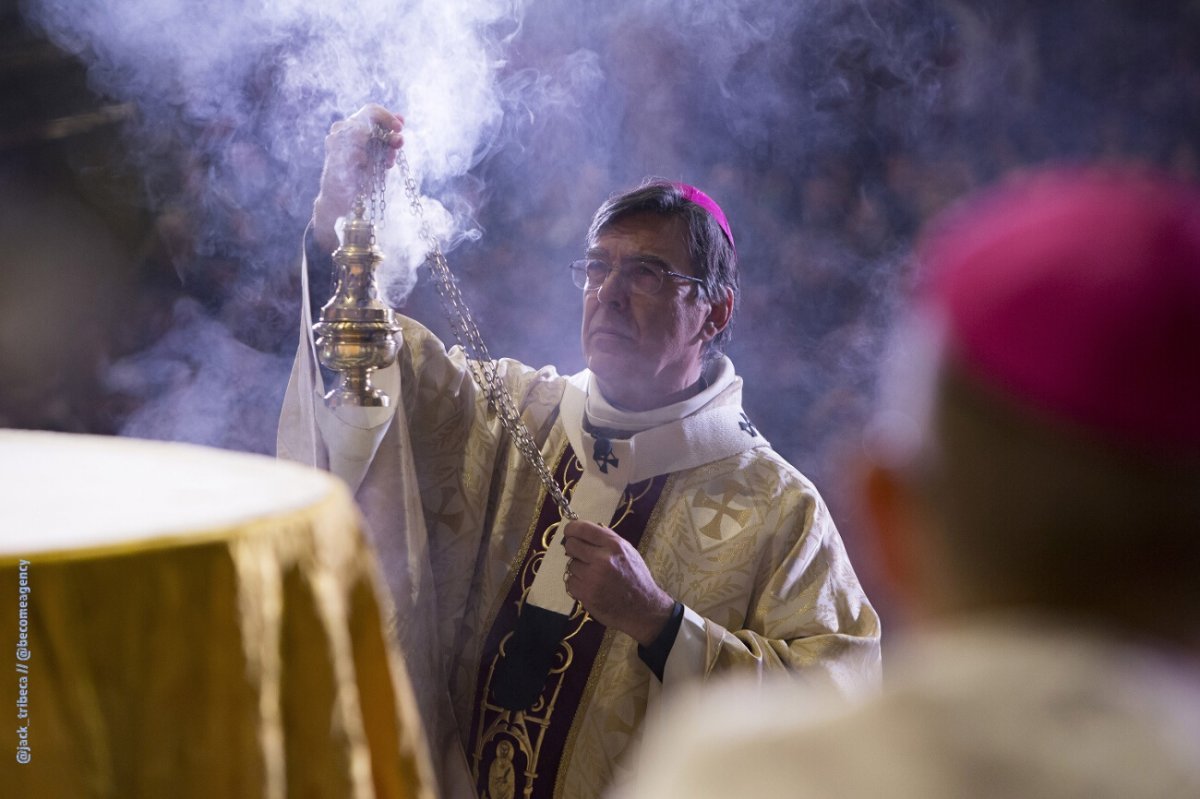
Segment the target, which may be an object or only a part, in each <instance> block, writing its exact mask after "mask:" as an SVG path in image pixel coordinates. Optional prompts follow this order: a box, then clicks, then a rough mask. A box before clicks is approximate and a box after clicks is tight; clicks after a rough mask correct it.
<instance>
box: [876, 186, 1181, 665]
mask: <svg viewBox="0 0 1200 799" xmlns="http://www.w3.org/2000/svg"><path fill="white" fill-rule="evenodd" d="M918 259H919V289H918V291H917V293H916V297H915V301H914V307H913V313H912V323H911V324H910V326H909V335H908V336H907V337H906V338H905V339H904V342H903V348H902V349H900V350H898V364H899V368H897V369H895V370H894V372H895V375H894V378H893V379H892V380H891V386H890V387H887V388H886V389H885V403H884V409H883V411H882V412H881V414H880V416H879V422H880V424H879V426H878V430H879V431H880V436H879V438H878V442H879V449H878V452H877V454H878V456H879V457H878V459H877V460H878V464H879V465H878V466H876V467H875V468H874V469H873V470H872V472H871V474H870V477H869V479H868V481H867V495H868V496H867V498H868V503H869V507H870V509H871V511H872V516H873V517H874V519H875V521H876V523H877V524H876V528H877V532H878V534H879V535H880V541H881V544H882V550H883V552H884V555H885V561H886V563H887V566H888V570H889V572H890V573H891V574H892V576H893V577H894V578H895V580H896V583H897V585H898V586H899V588H900V590H901V591H902V593H904V594H905V595H906V596H907V597H908V598H909V599H911V600H912V602H913V604H914V605H915V606H916V607H917V609H918V610H919V611H922V612H924V613H925V614H930V615H937V616H942V615H947V614H957V613H961V612H973V611H980V610H1009V609H1012V610H1034V611H1038V612H1048V613H1054V614H1058V615H1067V616H1070V617H1073V618H1079V619H1081V620H1084V621H1094V622H1098V623H1100V624H1103V625H1106V626H1117V627H1123V628H1128V629H1130V630H1133V631H1138V632H1140V633H1142V634H1149V635H1153V636H1157V637H1165V638H1169V639H1172V640H1175V641H1178V642H1185V641H1186V642H1188V643H1192V644H1195V643H1197V642H1200V621H1198V619H1200V589H1198V588H1197V585H1198V584H1200V583H1198V580H1200V192H1197V190H1196V189H1195V188H1189V187H1185V186H1181V185H1179V184H1175V183H1171V182H1169V181H1167V180H1166V179H1164V178H1160V177H1157V176H1154V175H1149V174H1146V173H1144V172H1134V171H1131V170H1119V169H1115V168H1112V169H1090V170H1084V169H1075V170H1055V171H1048V172H1042V173H1037V174H1032V175H1026V176H1022V177H1020V178H1016V179H1013V180H1010V181H1009V182H1008V183H1006V184H1004V185H1002V186H1001V187H999V188H997V189H993V190H992V191H990V192H988V193H985V194H983V195H981V196H977V197H974V198H972V199H970V200H968V201H967V202H965V203H964V204H962V205H960V206H958V207H956V208H954V209H952V210H951V211H950V212H948V213H947V214H945V215H943V217H942V218H941V219H940V220H938V221H937V222H936V223H935V224H933V225H932V226H931V227H930V228H929V229H928V232H927V234H926V235H925V237H924V239H923V241H922V244H921V246H920V247H919V248H918Z"/></svg>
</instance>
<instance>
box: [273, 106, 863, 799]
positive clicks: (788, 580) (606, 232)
mask: <svg viewBox="0 0 1200 799" xmlns="http://www.w3.org/2000/svg"><path fill="white" fill-rule="evenodd" d="M401 126H402V121H401V120H400V119H399V118H398V117H395V116H394V115H392V114H390V113H389V112H387V111H386V110H384V109H382V108H380V107H378V106H368V107H367V108H364V109H363V110H362V111H360V112H359V113H358V114H356V115H354V116H353V117H351V118H350V119H349V120H346V121H345V122H341V123H338V124H336V125H334V128H333V130H332V131H331V134H330V136H329V138H328V139H327V160H326V169H325V174H324V176H323V178H322V186H321V195H320V196H319V197H318V199H317V202H316V203H315V207H314V220H313V225H312V226H311V227H310V232H309V236H308V239H307V245H306V254H307V256H306V261H307V262H308V263H307V266H306V275H307V274H309V273H310V272H312V273H315V274H319V273H320V270H321V265H322V263H323V262H327V261H328V255H327V253H329V252H331V251H332V250H333V249H334V247H336V245H337V241H336V236H335V234H334V232H333V223H334V221H335V220H336V219H337V218H338V217H339V216H341V215H343V214H345V213H346V212H347V209H348V208H349V203H350V199H351V197H352V195H353V191H354V189H353V187H354V186H355V185H356V184H357V181H358V176H357V173H356V170H355V168H354V165H355V164H356V163H358V162H359V155H361V153H362V152H363V149H364V147H365V142H366V139H367V137H368V136H369V135H370V132H371V130H372V128H377V127H383V128H386V129H389V130H390V131H391V132H392V133H391V136H390V138H389V139H388V141H389V144H390V145H391V147H392V148H394V149H396V150H398V149H399V147H400V146H401V138H400V128H401ZM586 244H587V249H586V252H585V253H584V255H583V258H581V259H580V260H579V261H577V262H575V263H574V264H572V267H571V268H572V273H573V277H574V279H575V282H576V284H577V285H578V286H579V287H580V288H581V289H582V290H583V323H582V345H583V351H584V354H585V356H586V360H587V364H588V368H587V369H585V370H584V371H583V372H580V373H579V374H576V375H571V376H564V375H559V374H558V373H557V372H556V371H555V370H554V369H553V368H550V367H544V368H542V369H533V368H530V367H527V366H524V365H522V364H520V363H517V362H514V361H510V360H500V361H499V362H498V363H497V370H498V373H499V375H500V378H501V379H502V380H503V381H504V383H505V384H506V386H507V388H508V391H509V392H510V394H511V395H512V397H513V398H514V400H515V402H516V406H517V407H518V408H519V410H520V412H521V414H522V418H523V421H524V423H525V425H526V426H527V427H528V429H529V431H530V432H531V434H532V435H533V437H534V440H535V441H536V444H537V446H538V447H539V448H540V451H541V453H542V456H543V457H544V459H545V462H546V464H547V466H548V468H549V469H550V471H551V472H552V473H553V475H554V479H555V480H556V481H557V483H558V485H559V486H560V487H561V488H562V490H563V492H564V493H565V495H566V496H567V497H568V498H569V500H570V502H571V506H572V509H573V510H574V511H575V512H576V513H577V514H578V515H579V516H580V520H579V521H575V522H571V523H570V524H567V525H560V524H556V523H557V522H559V521H561V519H562V516H561V512H560V510H559V508H558V507H557V505H556V504H555V503H554V501H553V500H552V499H551V498H550V497H549V496H548V495H547V492H546V490H545V488H544V486H543V485H542V484H541V482H540V481H539V479H538V476H537V473H536V471H535V470H534V469H533V468H532V467H531V466H530V465H529V464H528V463H527V462H526V461H525V460H524V459H523V458H522V456H521V454H520V452H519V451H518V449H517V447H516V445H515V444H514V443H513V441H512V440H511V438H510V436H509V435H508V434H507V433H506V432H505V431H504V428H503V427H502V425H501V423H500V421H499V419H498V418H497V416H496V414H495V413H494V412H493V411H492V410H491V409H490V408H489V406H488V404H487V401H486V398H485V397H484V395H483V393H482V391H480V390H479V389H478V387H477V386H476V385H475V384H474V383H473V382H472V377H471V373H470V367H469V363H468V360H467V357H466V355H465V354H464V352H463V351H462V350H461V349H460V348H453V349H451V350H449V351H447V350H446V349H445V347H444V346H443V344H442V343H441V342H440V341H439V340H437V338H436V337H434V336H433V335H432V334H431V333H430V332H429V331H428V330H426V329H425V328H424V327H422V326H421V325H420V324H418V323H417V322H414V321H412V320H408V319H402V320H401V324H402V331H401V333H400V339H401V342H402V344H401V349H400V354H399V357H398V363H397V364H395V365H393V366H391V367H388V368H387V369H385V370H381V373H380V374H379V376H378V380H377V382H379V383H380V384H381V385H382V386H384V387H385V388H386V389H387V390H389V392H390V393H391V394H392V396H398V397H399V398H400V401H399V402H398V403H396V406H397V407H396V408H395V410H394V413H393V411H392V409H390V408H389V409H361V408H356V409H345V408H342V409H337V410H336V411H330V410H327V409H326V408H325V407H324V406H323V405H322V403H321V401H320V388H321V380H320V375H319V372H318V370H317V367H316V364H315V362H314V360H313V357H312V346H311V340H310V338H309V333H308V327H309V322H310V309H309V308H308V307H307V305H306V307H305V308H304V310H303V317H304V318H303V324H304V331H303V333H302V337H301V350H300V357H299V358H298V359H297V363H296V368H295V370H294V372H293V376H292V382H291V384H290V385H289V390H288V396H287V399H286V400H285V406H284V411H283V415H282V418H281V423H280V438H279V452H280V455H281V456H282V457H288V458H295V459H299V460H304V461H308V462H312V463H315V464H317V465H321V466H325V467H327V468H330V469H332V470H334V471H336V472H338V473H339V474H341V475H342V476H343V477H345V478H346V479H347V481H348V482H349V483H350V484H351V487H352V488H354V489H356V491H357V497H358V499H359V502H360V505H361V506H362V507H363V510H364V513H365V515H366V517H367V520H368V524H369V526H370V528H371V530H372V534H373V536H374V538H375V541H376V544H377V546H378V547H379V549H380V550H381V553H382V557H383V560H384V562H385V565H386V568H387V571H388V572H389V574H388V577H389V582H390V584H391V586H392V588H393V593H394V594H395V595H396V596H397V604H398V606H399V607H398V609H399V612H400V619H399V632H400V637H401V642H402V645H403V646H404V647H405V650H406V655H407V657H408V658H409V660H410V671H411V672H412V674H413V679H414V683H415V684H416V689H417V691H418V693H419V694H421V700H420V701H421V702H422V713H423V716H424V718H425V720H426V724H427V725H428V727H429V734H430V736H431V738H432V740H431V749H432V751H433V752H434V754H435V757H436V758H440V760H441V762H440V764H439V771H440V778H441V781H442V788H443V791H444V792H445V793H446V794H447V795H453V796H459V795H463V796H469V795H478V796H493V795H517V796H523V797H552V796H553V797H589V796H596V795H598V794H599V793H601V792H602V790H603V789H604V788H605V787H606V786H607V785H609V784H610V783H612V782H613V781H614V780H616V779H619V778H620V777H621V775H622V773H623V772H625V771H627V770H628V769H630V768H632V767H633V766H634V763H633V748H634V744H635V743H636V742H637V741H638V740H639V737H640V732H641V728H642V725H643V721H644V720H645V718H646V716H647V714H648V713H651V712H653V707H654V705H655V703H656V701H657V700H658V697H659V695H660V693H661V692H662V691H670V690H672V689H673V688H674V687H675V686H677V685H679V684H683V683H687V682H690V681H696V680H706V679H709V678H712V677H715V676H717V675H721V674H725V673H730V672H740V673H743V674H747V675H757V676H760V677H765V676H767V675H768V674H770V673H772V672H778V673H780V674H791V675H793V676H794V677H796V678H799V679H803V680H807V681H811V682H814V683H820V684H825V685H832V686H835V687H837V688H839V689H842V690H845V691H855V690H857V689H859V688H860V687H862V686H864V685H867V686H869V685H871V684H873V683H874V682H875V681H876V680H877V678H878V670H879V641H878V637H879V625H878V619H877V617H876V615H875V612H874V611H873V609H872V608H871V606H870V604H869V603H868V601H867V599H866V597H865V596H864V594H863V592H862V589H861V587H860V586H859V583H858V580H857V578H856V577H855V574H854V571H853V569H852V568H851V566H850V563H849V561H848V559H847V556H846V552H845V550H844V548H843V546H842V542H841V539H840V538H839V536H838V532H837V530H836V528H835V526H834V524H833V521H832V520H831V519H830V518H829V513H828V510H827V509H826V507H825V505H824V503H823V502H822V500H821V498H820V496H819V495H818V493H817V491H816V489H815V488H814V487H813V486H812V484H811V483H809V482H808V481H807V480H806V479H805V478H804V477H803V475H801V474H800V473H799V472H797V471H796V470H795V469H794V468H792V467H791V466H790V465H789V464H788V463H787V462H786V461H784V460H783V459H782V458H781V457H779V455H777V454H776V453H775V452H774V451H773V450H772V449H771V448H770V446H769V444H768V443H767V441H766V440H765V439H764V438H763V437H762V435H761V434H760V433H759V432H758V430H757V429H756V428H755V426H754V425H753V424H752V423H751V421H750V420H749V419H748V418H747V416H746V414H745V413H744V412H743V411H742V408H741V388H742V381H741V379H740V378H739V377H738V376H737V375H736V374H735V372H734V369H733V364H732V362H730V360H729V359H728V358H727V357H725V356H723V355H721V354H720V349H719V347H720V345H721V344H722V343H723V341H724V340H725V339H726V338H727V337H728V333H729V323H730V321H731V319H732V316H733V311H734V306H735V304H736V297H737V290H738V276H737V256H736V250H735V248H734V242H733V236H732V232H731V230H730V227H729V225H728V222H727V220H726V219H725V216H724V214H723V212H722V211H721V209H720V208H719V207H718V206H717V204H716V203H715V202H713V201H712V199H711V198H709V197H708V196H707V195H705V194H704V193H703V192H701V191H699V190H698V189H695V188H694V187H691V186H686V185H684V184H672V183H666V182H657V183H649V184H646V185H644V186H642V187H639V188H638V189H635V190H633V191H631V192H628V193H626V194H623V195H620V196H618V197H615V198H613V199H611V200H609V201H608V202H606V203H605V204H604V205H603V206H602V207H601V208H600V209H599V210H598V211H597V213H596V215H595V217H594V219H593V221H592V225H591V230H590V232H589V235H588V241H587V243H586ZM510 790H511V791H512V793H510Z"/></svg>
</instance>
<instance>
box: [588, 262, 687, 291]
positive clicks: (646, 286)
mask: <svg viewBox="0 0 1200 799" xmlns="http://www.w3.org/2000/svg"><path fill="white" fill-rule="evenodd" d="M614 268H615V267H613V265H612V264H610V263H609V262H608V261H601V260H600V259H598V258H584V259H581V260H579V261H572V262H571V279H572V280H574V281H575V285H576V286H578V287H579V288H581V289H583V290H584V291H598V290H599V289H600V287H601V286H603V285H604V281H605V280H608V276H609V275H610V274H612V272H613V270H614ZM616 271H617V272H618V273H619V274H618V277H621V276H623V277H624V278H625V279H626V280H627V281H629V287H630V288H631V289H633V291H635V292H637V293H638V294H657V293H658V292H659V290H660V289H661V288H662V287H663V283H664V282H665V281H666V279H667V278H668V277H671V278H674V279H676V280H686V281H687V282H689V283H695V284H696V285H698V286H703V285H704V281H703V280H701V279H700V278H698V277H692V276H691V275H681V274H679V273H678V272H672V271H671V270H670V269H667V268H666V267H664V266H661V265H659V264H657V263H655V262H653V261H638V260H633V261H626V262H625V263H624V264H622V265H621V266H620V267H619V268H616Z"/></svg>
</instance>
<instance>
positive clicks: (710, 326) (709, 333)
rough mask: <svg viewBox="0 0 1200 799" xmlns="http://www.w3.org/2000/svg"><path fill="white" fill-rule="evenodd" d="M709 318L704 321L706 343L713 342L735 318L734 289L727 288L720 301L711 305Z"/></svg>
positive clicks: (714, 301) (715, 301) (703, 331)
mask: <svg viewBox="0 0 1200 799" xmlns="http://www.w3.org/2000/svg"><path fill="white" fill-rule="evenodd" d="M709 305H710V308H709V312H708V318H706V319H705V320H704V327H703V329H702V334H703V337H704V340H705V341H712V340H713V339H714V338H716V337H717V335H718V334H719V333H720V332H721V331H722V330H724V329H725V328H727V327H729V321H730V320H731V319H732V318H733V289H732V288H730V287H728V286H726V287H725V294H724V296H722V297H721V298H720V299H717V300H713V301H712V302H711V303H709Z"/></svg>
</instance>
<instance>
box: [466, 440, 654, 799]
mask: <svg viewBox="0 0 1200 799" xmlns="http://www.w3.org/2000/svg"><path fill="white" fill-rule="evenodd" d="M583 471H584V470H583V465H582V464H581V463H580V461H579V458H578V457H577V455H576V453H575V451H574V449H572V448H571V447H567V449H566V450H565V452H564V454H563V456H562V457H561V458H560V460H559V463H558V465H557V467H556V469H555V475H554V477H555V480H557V481H558V484H559V485H560V486H562V487H563V490H564V493H566V495H567V497H568V499H569V498H570V497H571V496H572V494H573V492H574V489H575V486H576V485H577V484H578V482H579V480H580V478H581V477H582V476H583ZM667 479H668V476H667V475H659V476H658V477H652V478H650V479H647V480H642V481H641V482H638V483H634V484H630V485H628V486H627V487H626V489H625V492H624V494H623V495H622V497H621V500H620V502H619V503H618V505H617V509H616V512H615V513H614V514H613V518H612V520H611V522H610V523H609V525H608V526H609V527H611V528H612V529H613V530H615V531H616V532H617V533H618V534H619V535H620V536H621V537H622V538H624V539H625V540H627V541H628V542H629V543H631V544H632V545H633V546H635V547H636V546H638V544H639V543H640V542H641V540H642V536H643V534H644V533H645V531H646V529H647V528H648V527H649V526H650V522H651V519H652V517H653V515H654V509H655V506H656V505H657V504H658V500H659V497H660V496H662V492H663V487H664V485H665V484H666V482H667ZM543 494H544V492H543ZM560 519H561V516H560V513H559V509H558V507H557V505H555V503H554V501H553V500H552V499H550V497H548V496H543V498H542V503H541V507H540V510H539V513H538V518H537V521H536V522H535V524H534V525H533V528H532V531H531V535H530V537H529V539H528V541H527V542H526V546H525V549H524V554H523V557H522V559H521V562H520V565H519V566H518V567H517V569H516V571H515V576H514V578H513V580H512V584H511V585H510V587H509V590H508V593H507V595H506V596H505V599H504V602H503V603H502V604H501V605H500V610H499V613H498V614H497V616H496V618H495V619H494V620H493V621H492V625H491V629H490V631H489V632H488V636H487V639H486V642H485V644H484V649H483V656H482V658H481V660H480V666H479V673H478V676H477V681H476V690H475V707H474V711H473V718H472V722H471V738H470V740H471V751H470V752H469V753H468V756H469V760H470V764H471V770H472V776H473V778H474V780H475V787H476V792H477V795H478V796H480V797H487V798H488V799H514V798H515V797H526V798H527V799H541V798H542V797H546V798H547V799H548V798H549V797H552V796H554V795H555V794H556V790H555V787H556V783H557V781H558V779H559V764H560V762H562V761H564V760H565V759H567V758H568V757H569V756H570V751H571V747H572V743H573V734H572V733H573V729H574V725H575V722H576V717H577V713H578V711H579V710H580V708H583V707H586V706H587V703H588V701H589V699H590V696H591V694H592V692H593V691H594V688H595V686H594V684H593V682H592V680H591V679H590V676H591V674H592V673H593V671H594V670H595V671H598V670H599V666H601V665H602V664H603V662H604V657H605V655H606V652H607V649H608V644H607V642H608V640H609V638H610V637H611V636H612V635H613V634H614V633H612V632H610V631H608V630H607V629H606V628H605V627H604V626H603V625H601V624H600V623H599V622H597V621H595V620H594V619H592V618H591V617H590V616H589V615H588V614H587V613H586V612H585V611H584V610H583V609H582V608H581V607H579V606H578V605H576V606H575V609H574V610H573V612H572V613H571V614H570V615H569V616H567V617H562V616H559V615H558V614H552V613H549V612H546V611H542V609H541V608H539V607H537V606H536V605H533V604H528V603H527V602H526V600H527V598H528V595H529V591H530V588H531V587H532V585H533V581H534V578H535V576H536V574H537V570H538V568H539V566H540V565H541V564H542V562H543V560H544V559H545V556H546V551H547V549H548V548H549V546H550V544H551V543H552V538H551V536H557V535H558V534H559V530H561V526H560V527H553V525H554V523H555V522H557V521H559V520H560ZM522 614H526V618H525V619H523V620H522V623H521V624H520V625H518V618H519V617H520V616H521V615H522ZM539 614H540V615H539ZM531 618H532V619H533V620H534V622H533V623H532V624H531V623H530V620H531ZM543 623H544V624H543ZM518 633H519V634H520V635H529V636H530V637H532V638H538V637H541V638H542V639H544V640H541V641H538V640H534V641H525V642H520V641H517V644H518V645H517V646H514V640H516V637H517V635H518ZM555 642H557V645H555ZM546 643H549V646H542V647H540V648H539V644H546ZM514 650H523V651H525V652H529V651H533V652H535V653H536V652H538V651H542V652H545V656H544V657H545V662H544V663H543V662H526V661H525V660H522V659H521V658H522V657H525V656H524V655H522V654H521V652H517V651H514ZM533 659H534V660H535V661H536V660H538V659H539V658H538V656H537V655H534V657H533ZM522 681H525V682H526V684H521V682H522Z"/></svg>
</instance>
